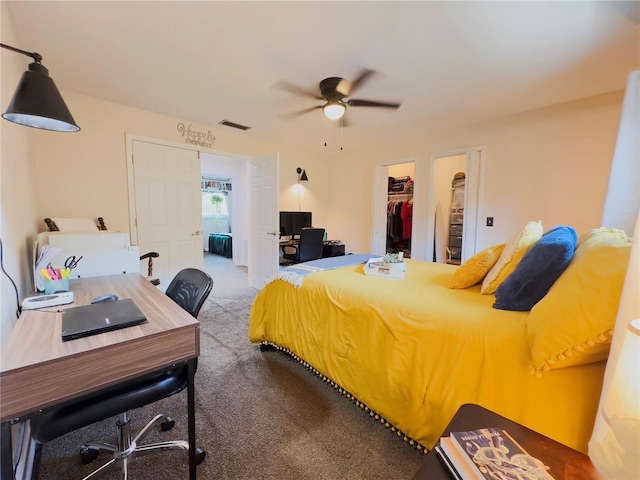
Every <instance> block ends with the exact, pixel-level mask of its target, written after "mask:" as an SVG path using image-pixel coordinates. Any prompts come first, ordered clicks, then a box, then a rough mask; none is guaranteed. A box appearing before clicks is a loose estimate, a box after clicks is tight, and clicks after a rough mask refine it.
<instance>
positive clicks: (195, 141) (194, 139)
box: [177, 123, 216, 148]
mask: <svg viewBox="0 0 640 480" xmlns="http://www.w3.org/2000/svg"><path fill="white" fill-rule="evenodd" d="M177 127H178V132H180V133H181V134H182V137H183V138H184V141H185V143H190V144H191V145H200V146H201V147H207V148H211V146H212V145H213V144H214V142H215V141H216V137H214V136H213V133H211V130H207V131H206V132H203V131H202V130H194V129H192V128H191V125H189V126H188V127H187V126H185V124H184V123H179V124H178V125H177Z"/></svg>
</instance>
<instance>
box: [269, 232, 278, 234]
mask: <svg viewBox="0 0 640 480" xmlns="http://www.w3.org/2000/svg"><path fill="white" fill-rule="evenodd" d="M267 235H278V232H267Z"/></svg>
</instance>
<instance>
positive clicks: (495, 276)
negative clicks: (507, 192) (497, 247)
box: [480, 221, 543, 295]
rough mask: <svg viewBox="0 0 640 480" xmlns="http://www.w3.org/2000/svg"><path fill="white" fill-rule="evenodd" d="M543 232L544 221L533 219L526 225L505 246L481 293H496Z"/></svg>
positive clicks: (483, 284) (484, 282)
mask: <svg viewBox="0 0 640 480" xmlns="http://www.w3.org/2000/svg"><path fill="white" fill-rule="evenodd" d="M542 232H543V230H542V222H540V221H537V222H534V221H531V222H528V223H527V224H526V225H525V227H524V229H523V230H522V231H521V232H520V233H518V235H516V236H514V237H513V238H511V240H509V243H507V246H506V247H504V250H503V251H502V254H501V255H500V258H499V259H498V261H497V262H496V264H495V265H494V266H493V267H492V268H491V270H489V273H487V276H486V277H484V280H483V281H482V288H481V289H480V293H482V294H483V295H488V294H491V293H494V292H495V291H496V290H497V288H498V287H499V286H500V284H501V283H502V282H504V281H505V279H506V278H507V277H508V276H509V275H510V274H511V272H513V271H514V270H515V268H516V266H517V265H518V263H519V262H520V260H521V259H522V257H523V256H524V254H525V253H527V250H529V247H530V246H531V245H533V244H534V243H536V242H537V241H538V240H540V237H542Z"/></svg>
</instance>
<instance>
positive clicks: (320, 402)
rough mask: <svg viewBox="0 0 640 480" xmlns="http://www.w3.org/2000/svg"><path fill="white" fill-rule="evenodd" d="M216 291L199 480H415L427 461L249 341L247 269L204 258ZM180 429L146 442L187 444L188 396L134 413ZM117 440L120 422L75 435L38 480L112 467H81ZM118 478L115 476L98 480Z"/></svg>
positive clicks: (142, 465)
mask: <svg viewBox="0 0 640 480" xmlns="http://www.w3.org/2000/svg"><path fill="white" fill-rule="evenodd" d="M205 269H206V270H207V271H208V273H209V274H210V275H211V276H212V277H213V279H214V287H213V291H212V293H211V295H210V296H209V299H208V300H207V301H206V303H205V305H204V306H203V308H202V310H201V312H200V315H199V317H198V319H199V320H200V322H201V356H200V359H199V364H198V371H197V372H196V432H197V433H196V434H197V443H198V446H200V447H201V448H203V449H204V450H205V451H206V452H207V456H206V458H205V460H204V462H203V463H202V464H200V465H199V466H198V478H199V479H247V480H249V479H266V478H274V479H283V480H287V479H292V480H293V479H296V480H298V479H302V480H304V479H309V480H311V479H314V480H318V479H320V480H322V479H327V480H332V479H372V480H373V479H410V478H412V476H413V474H414V473H415V472H416V470H417V469H418V467H419V466H420V463H421V462H422V460H423V459H424V454H422V453H421V452H419V451H418V450H416V449H415V448H414V447H411V446H410V445H409V444H407V443H405V442H404V441H402V440H401V439H399V438H398V437H397V436H396V434H395V433H393V432H392V431H391V430H389V429H387V428H385V427H384V426H383V425H381V424H380V423H378V422H376V421H374V420H372V419H371V418H370V417H369V415H368V414H367V413H366V412H364V411H362V410H361V409H360V408H358V407H357V406H355V404H353V403H352V402H351V401H349V400H348V399H347V398H346V397H345V396H343V395H342V394H340V393H339V392H337V391H336V390H335V389H334V388H332V387H331V386H330V385H328V384H327V383H325V382H323V381H322V380H321V379H320V378H318V377H316V376H314V375H313V374H312V373H311V372H310V371H309V370H307V369H306V368H304V367H303V366H302V365H300V364H299V363H298V362H296V361H294V360H292V359H291V358H290V357H288V356H286V355H284V354H282V353H278V352H273V351H272V352H264V353H262V352H260V350H259V349H258V348H257V347H256V346H254V345H251V344H250V342H249V340H248V318H249V311H250V308H251V304H252V302H253V299H254V298H255V295H256V294H257V291H256V290H255V289H253V288H251V287H249V285H248V283H247V273H246V269H244V268H238V267H234V266H233V264H232V261H231V260H230V259H226V258H224V257H220V256H217V255H210V254H205ZM160 412H162V413H165V414H167V415H170V416H172V417H173V418H174V419H175V420H176V426H175V428H173V429H172V430H170V431H169V432H160V431H159V429H157V430H158V431H155V430H154V431H152V432H150V433H149V434H148V435H147V437H146V438H145V442H150V441H162V440H171V439H186V438H187V431H186V414H187V412H186V392H181V393H179V394H176V395H174V396H172V397H169V398H167V399H164V400H161V401H159V402H156V403H154V404H152V405H147V406H145V407H143V408H140V409H137V410H134V411H133V412H132V417H133V420H132V426H133V428H134V430H135V431H137V430H138V429H140V428H141V427H142V426H143V425H144V424H145V423H146V422H147V421H148V420H150V419H151V418H152V417H153V416H154V415H155V414H156V413H160ZM89 440H101V441H111V442H113V441H114V440H115V425H114V420H106V421H104V422H99V423H96V424H94V425H90V426H88V427H86V428H83V429H81V430H78V431H75V432H72V433H70V434H67V435H65V436H63V437H60V438H58V439H56V440H54V441H52V442H49V443H48V444H46V445H44V448H43V451H42V459H41V464H40V476H39V478H40V480H54V479H55V480H61V479H65V480H67V479H80V478H82V477H83V476H84V475H86V474H87V473H89V472H90V471H91V470H92V469H93V468H95V467H97V466H98V465H101V464H102V463H103V462H105V461H106V460H108V457H107V456H106V455H105V454H104V453H101V454H100V456H99V457H98V459H97V460H96V461H95V462H93V463H92V464H90V465H88V466H85V465H82V463H81V462H80V458H79V455H78V450H79V446H80V445H81V444H82V443H83V442H84V441H89ZM187 477H188V464H187V458H186V454H184V453H182V452H168V453H163V454H155V455H148V456H140V457H137V458H136V459H135V460H134V461H133V462H132V463H131V464H130V468H129V478H130V479H131V480H160V479H171V480H173V479H185V478H187ZM96 478H101V479H107V478H113V479H115V478H119V477H118V474H117V473H116V471H115V469H110V470H108V471H107V472H105V473H104V474H101V475H100V476H99V477H96Z"/></svg>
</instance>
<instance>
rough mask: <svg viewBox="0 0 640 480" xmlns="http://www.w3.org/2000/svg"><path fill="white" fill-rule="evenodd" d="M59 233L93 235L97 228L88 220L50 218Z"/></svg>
mask: <svg viewBox="0 0 640 480" xmlns="http://www.w3.org/2000/svg"><path fill="white" fill-rule="evenodd" d="M51 220H53V221H54V222H55V225H56V226H57V227H58V230H59V231H61V232H73V233H80V232H91V233H95V232H96V231H97V230H98V226H97V225H96V224H95V223H94V222H93V220H91V219H90V218H59V217H58V218H52V219H51Z"/></svg>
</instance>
